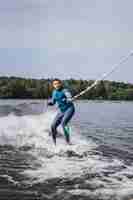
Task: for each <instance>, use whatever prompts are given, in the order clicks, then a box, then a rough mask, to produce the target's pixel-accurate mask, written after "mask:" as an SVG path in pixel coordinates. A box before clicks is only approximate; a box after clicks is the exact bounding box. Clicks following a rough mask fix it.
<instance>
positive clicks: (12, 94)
mask: <svg viewBox="0 0 133 200" xmlns="http://www.w3.org/2000/svg"><path fill="white" fill-rule="evenodd" d="M63 82H64V85H65V87H67V88H69V89H70V90H71V92H72V95H73V96H74V95H76V94H77V93H79V92H80V91H82V90H84V89H85V88H87V87H88V86H89V85H91V84H92V83H93V82H94V81H93V80H89V81H87V80H82V79H80V80H75V79H69V80H63ZM51 93H52V87H51V80H50V79H40V80H38V79H24V78H19V77H0V98H34V99H37V98H39V99H42V98H43V99H46V98H49V97H50V96H51ZM80 99H103V100H133V84H128V83H123V82H114V81H107V80H106V81H101V82H100V83H99V84H98V85H97V86H96V87H95V88H93V89H92V90H90V91H88V92H87V93H85V94H84V95H83V96H81V97H80Z"/></svg>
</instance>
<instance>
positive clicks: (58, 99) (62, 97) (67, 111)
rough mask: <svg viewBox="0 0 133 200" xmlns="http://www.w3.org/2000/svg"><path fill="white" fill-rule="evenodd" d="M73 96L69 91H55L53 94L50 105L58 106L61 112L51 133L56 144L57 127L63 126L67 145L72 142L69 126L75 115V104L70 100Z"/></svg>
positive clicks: (52, 126) (54, 122) (53, 124)
mask: <svg viewBox="0 0 133 200" xmlns="http://www.w3.org/2000/svg"><path fill="white" fill-rule="evenodd" d="M70 98H71V94H70V93H69V91H68V90H67V89H62V88H61V89H58V90H54V91H53V94H52V100H51V101H49V102H48V105H54V104H55V103H57V104H58V108H59V112H58V113H57V115H56V117H55V119H54V121H53V123H52V125H51V132H52V137H53V141H54V143H55V144H56V135H57V127H58V126H59V125H60V124H61V125H62V128H63V131H64V135H65V138H66V141H67V143H69V142H70V136H69V131H68V127H67V124H68V122H69V121H70V120H71V118H72V116H73V115H74V112H75V108H74V104H73V103H72V102H71V101H70V100H69V99H70Z"/></svg>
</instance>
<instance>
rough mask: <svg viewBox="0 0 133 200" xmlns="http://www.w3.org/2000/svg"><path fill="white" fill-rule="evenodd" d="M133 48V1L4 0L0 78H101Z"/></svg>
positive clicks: (131, 74) (132, 69)
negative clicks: (4, 76)
mask: <svg viewBox="0 0 133 200" xmlns="http://www.w3.org/2000/svg"><path fill="white" fill-rule="evenodd" d="M132 50H133V1H132V0H123V1H122V0H0V76H3V75H9V76H10V75H13V76H23V77H34V78H48V77H49V78H50V77H58V78H62V79H63V78H71V77H72V78H82V79H96V78H97V77H98V76H101V75H102V74H103V73H105V72H108V71H110V70H111V67H112V66H113V65H114V64H116V63H118V62H119V60H120V59H121V58H122V57H123V56H125V55H127V54H128V53H129V52H130V51H132ZM108 79H110V80H118V81H126V82H133V57H130V59H129V60H128V61H127V62H126V63H125V64H124V65H121V66H120V67H119V69H118V70H117V71H116V72H115V73H114V74H112V75H111V76H110V77H109V78H108Z"/></svg>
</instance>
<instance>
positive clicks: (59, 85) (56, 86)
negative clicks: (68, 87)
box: [53, 81, 62, 89]
mask: <svg viewBox="0 0 133 200" xmlns="http://www.w3.org/2000/svg"><path fill="white" fill-rule="evenodd" d="M61 86H62V83H61V82H60V81H54V82H53V87H54V88H55V89H60V88H61Z"/></svg>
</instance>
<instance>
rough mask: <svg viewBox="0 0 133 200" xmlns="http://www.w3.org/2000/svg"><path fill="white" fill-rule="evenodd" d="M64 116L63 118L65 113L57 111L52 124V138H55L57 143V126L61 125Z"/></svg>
mask: <svg viewBox="0 0 133 200" xmlns="http://www.w3.org/2000/svg"><path fill="white" fill-rule="evenodd" d="M62 118H63V114H62V113H57V115H56V117H55V119H54V121H53V123H52V125H51V132H52V138H53V141H54V144H55V145H56V135H57V127H58V126H59V125H60V123H61V120H62Z"/></svg>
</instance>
